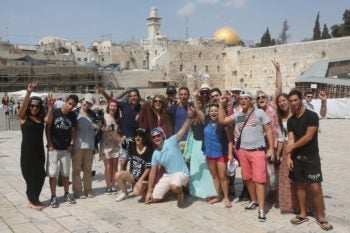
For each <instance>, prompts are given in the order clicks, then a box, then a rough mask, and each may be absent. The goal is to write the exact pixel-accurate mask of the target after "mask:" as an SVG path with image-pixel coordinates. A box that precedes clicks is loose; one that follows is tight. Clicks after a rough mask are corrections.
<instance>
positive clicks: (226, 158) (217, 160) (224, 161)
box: [206, 155, 228, 163]
mask: <svg viewBox="0 0 350 233" xmlns="http://www.w3.org/2000/svg"><path fill="white" fill-rule="evenodd" d="M206 158H207V160H208V161H213V160H214V161H216V162H218V163H227V161H228V157H227V155H223V156H221V157H217V158H212V157H208V156H207V157H206Z"/></svg>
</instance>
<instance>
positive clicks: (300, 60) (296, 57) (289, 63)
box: [209, 37, 350, 94]
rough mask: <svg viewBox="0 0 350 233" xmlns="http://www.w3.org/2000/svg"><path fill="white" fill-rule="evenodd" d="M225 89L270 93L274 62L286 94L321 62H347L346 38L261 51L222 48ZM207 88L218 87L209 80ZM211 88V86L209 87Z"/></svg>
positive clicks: (348, 41) (349, 42)
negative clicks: (298, 80) (305, 72)
mask: <svg viewBox="0 0 350 233" xmlns="http://www.w3.org/2000/svg"><path fill="white" fill-rule="evenodd" d="M226 52H227V53H226V56H225V60H224V64H225V89H229V88H231V87H232V86H234V85H240V86H241V87H242V88H243V89H246V90H248V91H251V92H252V93H255V92H256V91H257V90H259V89H261V90H264V91H266V92H267V93H268V94H273V93H274V88H275V68H274V66H273V64H272V63H271V60H272V59H276V60H277V61H279V62H280V64H281V73H282V82H283V91H284V92H288V91H289V90H290V89H291V88H293V87H294V82H295V81H296V80H297V79H298V77H299V76H300V75H301V74H302V73H303V72H304V71H305V70H307V69H308V68H309V67H310V65H312V64H313V63H315V62H317V61H319V60H321V59H333V58H344V59H350V37H342V38H335V39H328V40H319V41H310V42H300V43H294V44H286V45H277V46H270V47H263V48H246V47H241V46H236V47H229V48H226ZM209 82H210V83H211V84H215V83H218V82H217V80H215V79H214V80H213V81H212V80H210V81H209ZM212 86H213V85H212Z"/></svg>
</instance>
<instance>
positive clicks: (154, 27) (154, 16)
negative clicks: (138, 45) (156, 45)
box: [147, 7, 162, 39]
mask: <svg viewBox="0 0 350 233" xmlns="http://www.w3.org/2000/svg"><path fill="white" fill-rule="evenodd" d="M161 19H162V18H159V17H158V10H157V8H156V7H152V8H151V11H150V13H149V18H147V26H148V39H154V38H156V37H157V36H159V35H160V26H161V23H160V20H161Z"/></svg>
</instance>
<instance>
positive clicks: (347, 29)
mask: <svg viewBox="0 0 350 233" xmlns="http://www.w3.org/2000/svg"><path fill="white" fill-rule="evenodd" d="M343 21H344V24H343V30H342V32H343V36H350V9H348V10H345V12H344V14H343Z"/></svg>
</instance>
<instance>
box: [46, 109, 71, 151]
mask: <svg viewBox="0 0 350 233" xmlns="http://www.w3.org/2000/svg"><path fill="white" fill-rule="evenodd" d="M76 127H77V116H76V115H75V113H74V112H68V114H66V115H65V114H63V112H62V111H61V109H60V108H59V109H55V110H53V120H52V125H51V129H50V132H51V141H52V145H53V147H54V148H55V149H57V150H66V149H67V148H68V147H69V145H70V142H71V139H72V131H71V129H72V128H76Z"/></svg>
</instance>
